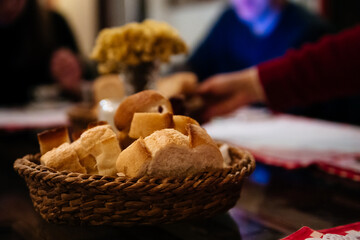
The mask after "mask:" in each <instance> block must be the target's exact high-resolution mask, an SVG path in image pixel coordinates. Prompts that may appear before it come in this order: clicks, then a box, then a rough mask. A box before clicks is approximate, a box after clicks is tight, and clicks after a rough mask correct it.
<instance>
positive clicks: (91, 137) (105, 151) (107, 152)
mask: <svg viewBox="0 0 360 240" xmlns="http://www.w3.org/2000/svg"><path fill="white" fill-rule="evenodd" d="M80 141H81V145H82V147H83V148H84V150H85V151H86V152H88V153H89V154H91V155H92V156H93V157H94V158H95V160H96V166H97V169H98V171H99V174H101V175H115V174H116V169H115V164H116V159H117V157H118V155H119V154H120V152H121V149H120V146H119V142H118V140H117V137H116V134H115V133H114V131H113V130H112V129H111V127H110V125H100V126H96V127H93V128H91V129H88V130H87V131H85V132H84V133H83V134H82V135H81V137H80Z"/></svg>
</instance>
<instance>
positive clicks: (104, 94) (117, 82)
mask: <svg viewBox="0 0 360 240" xmlns="http://www.w3.org/2000/svg"><path fill="white" fill-rule="evenodd" d="M93 90H94V99H95V102H100V101H101V100H102V99H105V98H109V99H122V98H123V97H125V88H124V85H123V82H122V80H121V79H120V76H119V75H118V74H108V75H102V76H100V77H98V78H97V79H96V80H95V81H94V85H93Z"/></svg>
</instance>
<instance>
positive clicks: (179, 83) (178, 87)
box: [156, 72, 198, 98]
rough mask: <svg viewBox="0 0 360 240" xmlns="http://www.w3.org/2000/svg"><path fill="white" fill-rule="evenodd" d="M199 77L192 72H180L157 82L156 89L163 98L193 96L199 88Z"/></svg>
mask: <svg viewBox="0 0 360 240" xmlns="http://www.w3.org/2000/svg"><path fill="white" fill-rule="evenodd" d="M197 81H198V80H197V77H196V75H195V74H194V73H191V72H179V73H175V74H172V75H170V76H168V77H164V78H161V79H160V80H158V81H157V82H156V88H157V90H158V91H159V93H161V94H162V95H163V96H165V97H167V98H170V97H173V96H176V95H180V94H184V95H187V94H191V93H193V92H194V91H195V89H196V87H197Z"/></svg>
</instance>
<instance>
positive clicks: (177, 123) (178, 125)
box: [173, 115, 200, 135]
mask: <svg viewBox="0 0 360 240" xmlns="http://www.w3.org/2000/svg"><path fill="white" fill-rule="evenodd" d="M173 121H174V129H175V130H177V131H179V132H181V133H182V134H185V135H188V134H189V133H188V130H187V125H188V124H195V125H198V126H200V124H199V123H198V122H197V121H196V120H195V119H192V118H191V117H187V116H182V115H174V116H173Z"/></svg>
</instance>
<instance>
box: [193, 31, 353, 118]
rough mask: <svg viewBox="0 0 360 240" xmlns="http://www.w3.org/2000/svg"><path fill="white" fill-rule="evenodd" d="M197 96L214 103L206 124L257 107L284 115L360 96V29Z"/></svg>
mask: <svg viewBox="0 0 360 240" xmlns="http://www.w3.org/2000/svg"><path fill="white" fill-rule="evenodd" d="M198 91H199V93H200V94H202V95H203V96H204V97H205V98H206V99H208V100H209V101H207V102H209V103H210V104H209V105H208V106H207V107H206V110H205V112H204V114H203V118H204V120H205V121H206V120H209V119H210V118H212V117H214V116H219V115H223V114H226V113H230V112H232V111H233V110H235V109H237V108H239V107H241V106H244V105H247V104H251V103H255V102H264V103H267V104H268V106H269V107H270V108H271V109H273V110H275V111H285V110H287V109H289V108H291V107H298V106H307V105H309V104H312V103H316V102H322V101H326V100H329V99H332V98H339V97H343V96H352V95H355V94H359V93H360V25H358V26H356V27H354V28H351V29H349V30H345V31H343V32H341V33H338V34H336V35H329V36H326V37H324V38H322V39H321V40H320V41H319V42H317V43H314V44H306V45H304V46H303V47H302V48H301V49H299V50H290V51H288V52H287V53H286V54H285V55H284V56H283V57H279V58H276V59H274V60H270V61H268V62H265V63H262V64H259V65H257V66H255V67H251V68H248V69H245V70H243V71H239V72H234V73H227V74H219V75H215V76H213V77H210V78H208V79H207V80H206V81H205V82H203V83H202V84H201V85H200V86H199V89H198ZM353 111H357V112H359V109H353Z"/></svg>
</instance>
